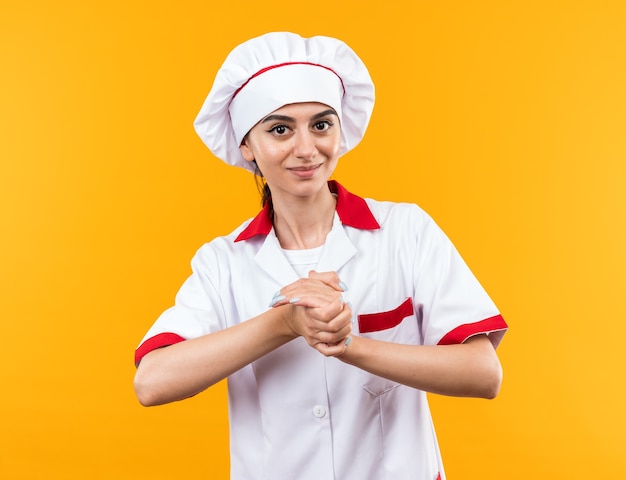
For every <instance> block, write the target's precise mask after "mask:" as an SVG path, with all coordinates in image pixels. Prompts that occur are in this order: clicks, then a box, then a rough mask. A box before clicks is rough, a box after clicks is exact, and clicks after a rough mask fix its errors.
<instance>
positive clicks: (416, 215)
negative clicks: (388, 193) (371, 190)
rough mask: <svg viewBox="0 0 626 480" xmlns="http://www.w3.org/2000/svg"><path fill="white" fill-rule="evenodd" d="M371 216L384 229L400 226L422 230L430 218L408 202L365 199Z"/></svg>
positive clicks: (417, 206)
mask: <svg viewBox="0 0 626 480" xmlns="http://www.w3.org/2000/svg"><path fill="white" fill-rule="evenodd" d="M365 202H366V203H367V206H368V207H369V209H370V211H371V212H372V215H374V217H375V218H376V220H377V221H378V223H379V224H380V226H381V229H384V228H385V226H388V227H389V226H394V225H402V226H404V228H411V227H414V228H415V227H416V228H423V227H424V225H426V224H427V223H428V222H431V221H432V218H431V217H430V215H429V214H428V213H426V211H424V210H423V209H422V208H421V207H420V206H419V205H417V204H415V203H408V202H391V201H382V200H375V199H372V198H365Z"/></svg>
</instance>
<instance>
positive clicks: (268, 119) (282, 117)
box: [261, 108, 338, 123]
mask: <svg viewBox="0 0 626 480" xmlns="http://www.w3.org/2000/svg"><path fill="white" fill-rule="evenodd" d="M327 115H335V116H338V115H337V112H335V110H334V109H333V108H329V109H328V110H324V111H323V112H320V113H316V114H315V115H313V116H312V117H311V120H317V119H318V118H322V117H325V116H327ZM276 120H279V121H281V122H295V121H296V119H295V118H293V117H288V116H287V115H268V116H267V117H265V118H264V119H263V120H262V121H261V123H266V122H273V121H276Z"/></svg>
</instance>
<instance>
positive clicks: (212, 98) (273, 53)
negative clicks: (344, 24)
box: [194, 32, 374, 171]
mask: <svg viewBox="0 0 626 480" xmlns="http://www.w3.org/2000/svg"><path fill="white" fill-rule="evenodd" d="M293 62H305V63H311V64H314V65H320V66H321V67H320V66H314V65H308V66H302V68H293V67H279V68H271V69H269V70H265V69H268V68H270V67H276V66H277V65H282V64H285V63H293ZM323 67H325V68H323ZM327 69H330V70H332V72H330V71H329V70H327ZM322 70H324V71H325V72H326V73H322V72H321V71H322ZM262 71H263V73H259V72H262ZM333 72H334V76H335V77H336V79H335V78H333V77H332V76H331V75H332V74H333ZM294 73H298V75H297V76H296V75H294ZM311 75H313V76H315V77H316V78H319V77H320V75H321V76H323V78H324V80H323V83H321V84H318V85H317V86H316V87H315V89H314V90H313V89H312V81H311V80H315V79H314V78H311V79H309V78H308V77H309V76H311ZM253 77H254V78H253ZM265 78H268V79H270V78H271V83H270V87H269V90H268V91H267V92H265V91H264V89H263V88H255V86H254V85H255V84H256V83H257V82H262V83H263V82H265V80H264V79H265ZM337 79H340V82H339V83H337ZM246 82H249V83H248V84H247V83H246ZM298 82H302V88H300V87H299V86H298V84H297V83H298ZM339 84H341V85H342V88H341V97H340V101H339V99H337V98H336V97H337V93H338V90H337V85H339ZM244 85H245V86H244ZM259 86H260V85H259ZM241 87H243V88H241ZM248 87H251V88H252V89H253V90H251V91H250V92H246V89H247V88H248ZM240 88H241V90H239V89H240ZM307 89H310V91H307ZM326 90H328V91H326ZM237 92H238V93H237ZM235 93H237V95H236V96H235V99H236V101H235V105H234V106H233V107H232V108H231V101H233V96H234V95H235ZM242 94H243V96H242V97H241V100H237V97H239V96H240V95H242ZM266 94H267V96H269V97H272V98H264V97H265V95H266ZM305 99H306V100H305ZM301 101H307V102H320V103H324V104H327V105H329V106H330V107H333V108H335V110H337V113H338V114H340V117H339V120H340V124H341V149H340V152H341V154H344V153H346V152H348V151H349V150H351V149H352V148H354V147H355V146H356V145H357V144H358V143H359V142H360V141H361V139H362V138H363V134H364V133H365V130H366V129H367V125H368V124H369V120H370V116H371V114H372V109H373V108H374V85H373V83H372V79H371V77H370V75H369V72H368V71H367V68H366V67H365V65H364V64H363V62H362V61H361V59H360V58H359V57H358V56H357V55H356V53H354V51H353V50H352V49H351V48H350V47H348V45H346V44H345V43H344V42H342V41H340V40H337V39H334V38H331V37H324V36H316V37H311V38H303V37H301V36H299V35H297V34H295V33H288V32H272V33H268V34H265V35H262V36H260V37H256V38H253V39H251V40H248V41H247V42H244V43H242V44H241V45H239V46H237V47H236V48H235V49H233V51H232V52H231V53H230V54H229V55H228V56H227V57H226V60H225V61H224V63H223V65H222V66H221V68H220V70H219V71H218V72H217V75H216V77H215V81H214V82H213V86H212V88H211V91H210V92H209V94H208V96H207V98H206V100H205V101H204V103H203V105H202V108H201V109H200V112H199V113H198V116H197V117H196V120H195V122H194V127H195V129H196V132H197V133H198V135H199V136H200V138H201V139H202V141H203V142H204V143H205V144H206V146H207V147H209V149H210V150H211V151H212V152H213V154H214V155H215V156H216V157H218V158H220V159H221V160H223V161H225V162H226V163H228V164H230V165H236V166H238V167H242V168H245V169H247V170H250V171H254V167H253V166H252V165H251V164H250V162H247V161H246V160H245V159H244V158H243V157H242V155H241V152H240V151H239V146H240V144H241V138H242V137H243V135H245V134H246V133H247V132H248V130H249V129H250V127H252V126H254V125H255V124H256V123H257V122H258V121H260V120H261V119H262V118H263V117H265V116H267V115H268V114H270V113H271V112H273V111H274V110H276V109H278V108H280V107H282V106H283V105H286V104H289V103H296V102H301ZM338 101H339V104H338V103H337V102H338ZM257 104H258V105H257ZM246 108H250V109H251V110H252V112H253V113H252V114H248V113H245V112H246ZM231 115H232V116H231ZM254 117H256V119H255V118H254ZM233 125H235V127H234V128H233ZM246 129H247V130H246ZM236 131H237V132H238V133H237V134H236V133H235V132H236ZM242 132H243V134H242Z"/></svg>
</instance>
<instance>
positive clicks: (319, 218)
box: [272, 188, 337, 250]
mask: <svg viewBox="0 0 626 480" xmlns="http://www.w3.org/2000/svg"><path fill="white" fill-rule="evenodd" d="M272 201H273V206H274V231H275V232H276V236H277V237H278V240H279V242H280V245H281V246H282V247H283V248H284V249H287V250H304V249H308V248H315V247H319V246H321V245H323V244H324V242H325V241H326V236H327V235H328V232H330V230H331V229H332V227H333V219H334V216H335V206H336V203H337V202H336V199H335V196H334V195H333V194H332V193H330V190H329V189H328V188H323V189H322V190H321V191H320V192H319V193H318V194H316V195H315V196H312V197H301V198H296V199H293V198H292V199H290V200H289V201H288V202H285V201H281V200H280V198H276V197H272Z"/></svg>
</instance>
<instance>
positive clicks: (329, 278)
mask: <svg viewBox="0 0 626 480" xmlns="http://www.w3.org/2000/svg"><path fill="white" fill-rule="evenodd" d="M309 278H311V279H314V280H319V281H321V282H323V283H325V284H326V285H328V286H330V287H332V288H333V289H335V290H337V291H339V292H345V291H347V290H348V286H347V285H346V284H345V283H344V282H343V281H342V280H341V279H340V278H339V275H337V272H316V271H315V270H311V271H310V272H309Z"/></svg>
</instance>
